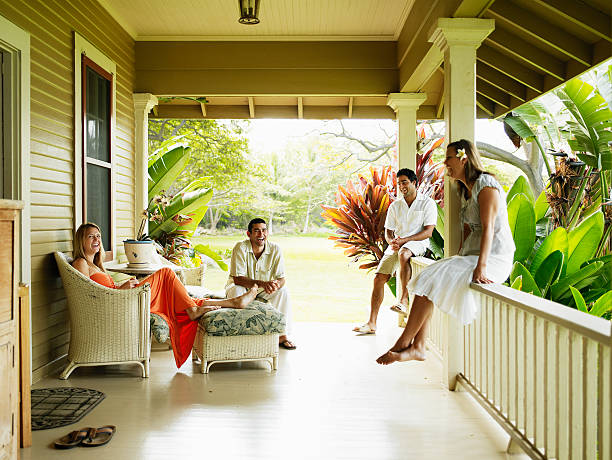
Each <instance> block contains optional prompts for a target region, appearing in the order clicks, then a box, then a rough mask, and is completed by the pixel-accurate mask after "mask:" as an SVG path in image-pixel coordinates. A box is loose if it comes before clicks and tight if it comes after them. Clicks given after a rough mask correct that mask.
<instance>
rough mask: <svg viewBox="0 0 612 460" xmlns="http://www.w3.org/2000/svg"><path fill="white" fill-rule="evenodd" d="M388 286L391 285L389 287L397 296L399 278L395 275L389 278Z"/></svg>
mask: <svg viewBox="0 0 612 460" xmlns="http://www.w3.org/2000/svg"><path fill="white" fill-rule="evenodd" d="M387 286H389V289H390V290H391V292H392V293H393V295H394V296H395V297H397V278H396V277H395V276H392V277H391V278H389V281H387Z"/></svg>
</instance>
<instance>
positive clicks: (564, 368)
mask: <svg viewBox="0 0 612 460" xmlns="http://www.w3.org/2000/svg"><path fill="white" fill-rule="evenodd" d="M557 363H558V364H557V368H558V371H559V373H558V376H557V382H558V395H559V413H558V415H557V422H558V423H557V428H558V434H557V445H558V446H559V447H558V451H557V457H558V458H559V460H564V459H569V458H570V456H569V454H570V452H569V437H570V430H569V426H570V423H571V418H570V417H571V413H570V404H569V402H570V388H571V380H570V366H571V347H570V340H569V331H568V330H567V329H566V328H564V327H562V328H559V348H558V349H557Z"/></svg>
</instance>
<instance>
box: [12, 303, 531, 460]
mask: <svg viewBox="0 0 612 460" xmlns="http://www.w3.org/2000/svg"><path fill="white" fill-rule="evenodd" d="M380 316H381V318H380V320H381V322H380V328H379V332H378V334H377V335H375V336H372V335H371V336H361V337H360V336H355V334H354V333H352V332H351V325H350V324H343V323H297V324H296V328H295V329H296V333H295V338H296V342H297V343H299V345H300V347H299V349H298V350H296V351H295V352H288V351H285V352H281V356H280V364H279V369H278V371H277V372H275V373H271V372H270V370H269V367H268V366H267V364H265V363H257V362H255V363H243V364H242V365H240V364H218V365H215V366H214V367H213V368H212V370H211V372H210V374H208V375H203V374H200V373H199V369H198V368H197V367H196V366H194V365H192V363H191V362H190V361H188V362H187V363H186V364H185V365H184V366H183V367H182V368H181V370H180V371H179V372H176V369H175V367H174V360H173V359H172V355H171V352H169V351H155V352H153V353H152V356H151V377H150V378H149V379H142V378H140V374H139V370H138V368H137V366H122V367H119V366H113V367H98V368H81V369H79V370H78V371H77V372H75V374H74V375H73V376H71V378H70V380H68V381H66V382H63V381H60V380H58V379H57V378H54V377H50V378H46V379H44V380H43V381H41V382H39V383H37V384H36V387H55V386H75V387H85V388H95V389H98V390H99V391H102V392H104V393H105V394H106V399H105V400H104V401H102V402H101V403H100V405H99V406H97V407H96V408H95V409H94V410H93V411H92V412H90V413H89V414H88V415H86V416H85V418H83V420H81V421H80V422H78V423H77V424H76V425H74V426H70V427H64V428H56V429H53V430H45V431H35V432H34V433H33V446H32V448H30V449H22V450H21V458H22V459H23V460H29V459H38V458H45V459H48V460H52V459H54V458H58V459H59V458H62V459H71V458H73V459H87V458H113V459H114V460H122V459H156V458H181V459H189V458H204V457H210V458H223V459H234V458H249V459H258V458H261V459H276V458H279V459H290V458H320V459H340V458H347V459H372V458H376V459H400V458H420V459H445V458H457V455H458V453H461V452H465V453H468V452H469V456H470V458H474V459H487V460H490V459H496V458H500V459H501V458H507V457H506V454H505V453H504V452H505V449H506V446H507V444H508V436H507V435H506V434H505V432H504V431H503V430H502V429H501V428H500V427H499V426H498V425H497V424H496V423H495V422H494V421H493V420H492V419H491V418H490V417H489V416H488V415H487V414H486V412H485V411H484V410H482V409H481V408H480V407H479V406H478V405H477V404H476V403H475V402H474V400H473V399H472V398H471V397H470V396H469V395H468V394H467V393H466V392H449V391H448V389H447V388H446V387H445V386H444V385H443V384H442V365H441V362H440V361H439V359H438V358H437V357H436V356H435V354H433V353H430V354H429V356H428V359H427V361H425V362H424V363H407V364H397V365H394V366H389V367H383V366H379V365H378V364H376V362H375V359H376V357H377V356H379V355H380V354H381V353H382V352H384V351H385V350H386V349H387V348H388V347H389V345H390V344H391V343H392V342H393V341H394V340H395V338H396V337H397V335H398V333H399V329H398V328H397V322H396V318H395V317H394V316H395V315H394V314H391V313H390V312H382V313H381V315H380ZM109 423H110V424H115V425H116V426H117V433H116V434H115V436H114V438H113V440H112V442H111V443H110V444H108V445H107V446H104V447H101V448H98V449H85V448H75V449H73V450H70V451H57V450H54V449H53V447H52V442H53V441H54V440H55V439H56V438H58V437H60V436H62V435H64V434H65V433H67V432H68V431H70V430H72V429H76V428H80V427H82V426H101V425H105V424H109ZM513 458H517V459H520V458H527V457H526V456H520V455H519V456H516V457H513Z"/></svg>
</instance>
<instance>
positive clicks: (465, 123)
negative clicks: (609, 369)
mask: <svg viewBox="0 0 612 460" xmlns="http://www.w3.org/2000/svg"><path fill="white" fill-rule="evenodd" d="M494 28H495V21H494V20H493V19H473V18H452V19H451V18H440V19H438V22H437V24H436V26H434V28H433V30H432V31H431V32H430V36H429V41H430V42H433V43H434V44H435V45H436V46H438V47H439V48H440V50H441V51H442V52H443V53H444V88H445V98H444V121H445V123H446V141H447V143H448V142H454V141H457V140H459V139H468V140H470V141H472V142H474V140H475V124H476V50H477V49H478V47H479V46H480V44H481V43H482V41H483V40H484V39H485V38H486V37H487V36H488V35H489V34H490V33H491V32H492V31H493V29H494ZM446 179H447V180H445V182H444V211H445V212H444V256H445V257H448V256H452V255H454V254H457V252H458V251H459V246H460V244H461V221H460V217H459V210H460V208H461V199H460V197H459V193H458V192H457V187H456V186H455V184H451V181H450V180H448V177H447V178H446ZM444 348H445V350H444V376H445V380H446V383H447V385H448V387H449V389H451V390H454V389H455V385H456V380H457V379H456V376H457V374H458V373H459V372H462V371H463V354H462V353H463V327H462V326H461V324H459V322H458V321H456V320H454V318H452V317H448V316H447V340H446V344H445V347H444Z"/></svg>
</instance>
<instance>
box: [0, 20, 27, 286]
mask: <svg viewBox="0 0 612 460" xmlns="http://www.w3.org/2000/svg"><path fill="white" fill-rule="evenodd" d="M0 48H1V49H2V51H3V52H6V55H7V57H8V66H7V67H8V69H9V72H10V74H11V79H10V80H11V82H10V88H9V90H8V92H7V93H8V95H9V97H10V104H11V109H12V110H11V112H12V113H11V120H4V121H5V123H6V122H9V123H10V124H11V126H10V127H9V128H8V129H7V130H6V131H5V134H6V135H8V136H10V138H9V139H5V141H6V142H9V143H10V144H11V149H12V151H14V152H18V158H13V159H11V160H15V161H11V165H10V167H11V168H10V169H11V173H12V174H10V175H11V183H10V184H7V185H8V189H9V190H10V194H9V195H10V196H9V197H7V198H11V199H14V200H21V201H23V202H24V208H23V210H22V212H21V218H20V226H21V231H20V238H21V244H20V247H21V249H20V251H21V254H20V256H21V263H20V270H21V273H20V278H21V279H20V281H21V282H22V283H26V284H29V283H30V282H31V278H32V270H31V267H32V260H31V236H30V34H29V33H28V32H26V31H25V30H23V29H21V28H19V27H17V26H16V25H15V24H13V23H12V22H10V21H9V20H7V19H6V18H4V17H3V16H0Z"/></svg>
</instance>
